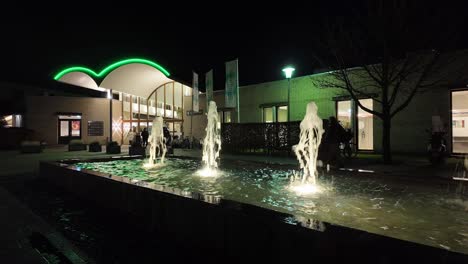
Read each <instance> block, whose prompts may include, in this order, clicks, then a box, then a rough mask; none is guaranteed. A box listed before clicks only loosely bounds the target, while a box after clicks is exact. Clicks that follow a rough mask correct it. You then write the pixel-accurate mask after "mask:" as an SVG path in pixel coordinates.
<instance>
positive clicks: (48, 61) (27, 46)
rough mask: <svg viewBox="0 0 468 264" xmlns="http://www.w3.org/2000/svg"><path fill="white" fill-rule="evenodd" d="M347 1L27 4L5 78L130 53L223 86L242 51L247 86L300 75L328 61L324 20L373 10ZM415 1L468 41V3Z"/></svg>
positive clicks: (14, 24)
mask: <svg viewBox="0 0 468 264" xmlns="http://www.w3.org/2000/svg"><path fill="white" fill-rule="evenodd" d="M346 2H353V3H347V4H343V3H340V2H337V1H323V2H322V3H321V4H314V6H313V7H308V6H306V5H302V6H298V5H294V6H292V7H289V8H287V7H286V6H280V5H278V4H272V7H273V8H274V9H273V10H274V11H269V10H266V9H265V8H260V9H259V8H256V9H255V10H251V9H250V8H249V7H245V8H241V7H239V8H237V9H235V10H232V11H231V12H224V11H222V10H218V11H209V10H204V11H205V12H201V11H198V10H199V9H196V10H197V11H193V12H190V8H187V9H184V11H179V12H176V11H175V10H174V9H170V8H165V9H164V8H163V9H162V10H160V9H158V10H153V9H152V8H150V7H148V9H147V10H144V8H141V7H136V8H135V6H133V7H128V8H127V7H122V6H120V7H119V8H118V9H109V11H108V12H105V11H97V10H93V9H91V8H88V7H82V8H76V7H73V6H70V7H68V8H65V9H64V10H62V11H60V12H56V11H54V12H51V11H50V10H49V12H47V13H45V12H34V11H31V10H30V11H29V12H23V11H24V10H23V11H21V12H20V13H14V12H13V13H14V15H11V14H10V15H8V14H9V12H8V11H5V10H4V11H3V12H4V13H3V16H2V17H1V18H0V19H1V22H2V24H1V27H2V32H3V36H4V37H3V38H2V39H3V40H2V42H3V44H2V49H3V52H2V53H3V55H2V57H3V63H2V66H1V67H2V71H1V79H0V81H13V82H20V83H41V82H43V81H44V80H50V79H52V76H53V74H54V73H56V72H57V71H58V70H60V69H61V68H64V67H67V66H73V65H81V66H87V67H89V68H92V69H94V70H96V71H97V70H100V69H102V68H103V67H105V66H107V65H108V64H110V63H112V62H115V61H118V60H120V59H124V58H129V57H141V58H146V59H150V60H153V61H155V62H157V63H159V64H161V65H162V66H164V67H165V68H166V69H168V70H169V72H170V73H171V74H172V77H174V78H176V79H178V80H181V81H184V82H186V83H191V72H192V70H194V71H196V72H198V73H199V75H200V76H201V78H202V79H201V80H200V83H201V89H202V90H203V89H204V84H203V82H204V80H203V78H204V77H203V75H204V73H205V72H207V71H208V70H210V69H211V68H213V69H214V78H215V89H223V87H224V62H226V61H228V60H232V59H235V58H239V75H240V84H241V85H247V84H254V83H260V82H265V81H273V80H278V79H282V78H284V77H283V75H282V72H281V69H282V67H283V66H284V65H287V64H290V65H293V66H295V67H296V73H295V75H296V76H302V75H307V74H311V73H314V72H317V71H320V70H321V69H322V68H323V65H322V64H321V63H320V59H321V58H322V57H323V56H322V55H323V54H325V53H326V50H324V47H323V45H322V44H321V36H323V33H324V30H325V29H324V28H325V27H324V26H323V25H324V23H325V22H326V21H334V20H336V19H340V20H343V21H346V20H347V19H348V20H352V19H354V17H355V14H358V15H364V14H365V13H366V8H365V7H364V6H365V5H364V4H356V3H355V1H346ZM422 3H424V5H422ZM214 8H216V7H214ZM220 8H225V6H221V7H220ZM412 8H413V10H414V14H415V17H417V18H418V17H421V19H422V20H424V19H428V21H429V20H431V19H432V17H433V16H434V15H435V14H436V15H438V16H439V18H440V17H441V18H442V20H441V21H444V22H442V24H443V23H445V21H446V23H447V25H449V24H450V23H453V27H454V28H456V30H457V31H458V32H459V33H460V35H462V36H464V37H462V38H460V39H458V40H457V41H458V43H456V46H457V47H458V48H463V47H465V48H466V47H468V45H466V44H467V43H468V41H467V38H468V37H467V36H468V30H465V29H468V23H467V22H466V21H465V19H463V17H465V16H466V14H465V11H466V10H467V8H466V7H464V6H460V5H458V6H452V5H447V6H438V5H428V4H427V3H426V2H423V1H421V2H420V5H416V6H414V7H412ZM350 10H352V11H353V14H351V11H350ZM202 11H203V10H202ZM172 13H173V15H172ZM229 19H230V21H229ZM227 21H228V22H227ZM350 30H351V29H350ZM434 34H435V35H437V30H436V31H435V32H434Z"/></svg>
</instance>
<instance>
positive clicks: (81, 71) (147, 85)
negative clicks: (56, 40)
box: [54, 58, 173, 98]
mask: <svg viewBox="0 0 468 264" xmlns="http://www.w3.org/2000/svg"><path fill="white" fill-rule="evenodd" d="M169 76H170V74H169V72H168V71H167V70H166V69H164V68H163V67H162V66H160V65H159V64H157V63H155V62H153V61H150V60H146V59H140V58H133V59H126V60H121V61H118V62H115V63H113V64H111V65H109V66H107V67H105V68H104V69H102V70H101V71H100V72H95V71H94V70H92V69H89V68H86V67H81V66H75V67H69V68H66V69H64V70H62V71H60V72H58V73H57V74H56V75H55V77H54V79H55V80H57V81H60V82H65V83H69V84H73V85H78V86H81V87H85V88H89V89H95V90H100V91H105V90H107V89H112V90H114V91H119V92H123V93H127V94H132V95H136V96H140V97H143V98H147V97H148V96H149V95H150V94H151V93H152V92H153V91H154V90H155V89H156V88H157V87H159V86H161V85H163V84H165V83H168V82H172V81H173V80H172V79H170V78H168V77H169ZM98 83H99V85H98Z"/></svg>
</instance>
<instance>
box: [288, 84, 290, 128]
mask: <svg viewBox="0 0 468 264" xmlns="http://www.w3.org/2000/svg"><path fill="white" fill-rule="evenodd" d="M290 89H291V78H288V122H291V115H290V114H289V113H290V112H291V109H290V107H289V96H290Z"/></svg>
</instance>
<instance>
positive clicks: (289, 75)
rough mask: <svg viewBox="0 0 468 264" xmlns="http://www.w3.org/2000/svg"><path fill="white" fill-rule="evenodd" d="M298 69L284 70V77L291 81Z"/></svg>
mask: <svg viewBox="0 0 468 264" xmlns="http://www.w3.org/2000/svg"><path fill="white" fill-rule="evenodd" d="M295 70H296V69H294V68H293V67H286V68H284V69H283V72H284V75H285V76H286V79H291V77H292V74H293V72H294V71H295Z"/></svg>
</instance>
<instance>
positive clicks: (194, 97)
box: [192, 72, 200, 113]
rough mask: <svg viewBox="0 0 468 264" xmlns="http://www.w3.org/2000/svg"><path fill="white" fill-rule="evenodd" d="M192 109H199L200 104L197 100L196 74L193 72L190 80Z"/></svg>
mask: <svg viewBox="0 0 468 264" xmlns="http://www.w3.org/2000/svg"><path fill="white" fill-rule="evenodd" d="M192 88H193V91H192V104H193V105H192V110H193V112H195V113H198V112H199V111H200V104H199V102H198V100H199V99H198V74H196V73H195V72H193V80H192Z"/></svg>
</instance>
